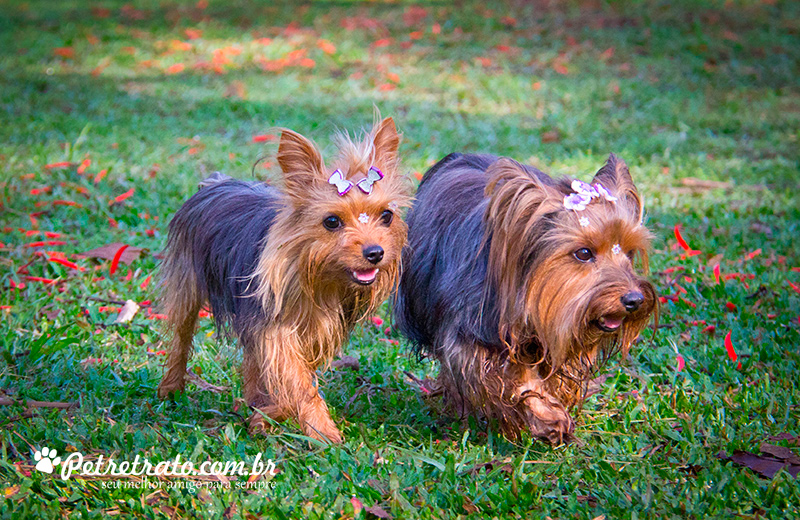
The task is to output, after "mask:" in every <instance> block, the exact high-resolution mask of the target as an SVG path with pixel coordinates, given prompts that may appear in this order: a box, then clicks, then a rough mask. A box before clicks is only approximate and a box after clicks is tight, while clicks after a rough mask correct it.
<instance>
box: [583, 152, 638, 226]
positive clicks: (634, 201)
mask: <svg viewBox="0 0 800 520" xmlns="http://www.w3.org/2000/svg"><path fill="white" fill-rule="evenodd" d="M592 182H596V183H600V184H602V185H603V187H604V188H606V189H608V190H609V191H610V192H611V193H612V194H614V195H616V196H617V197H618V198H620V199H621V200H623V201H624V202H625V203H626V204H627V205H628V206H629V207H630V209H631V210H632V211H633V212H634V215H635V218H636V220H637V221H638V222H641V221H642V216H643V213H644V207H643V203H642V197H641V196H640V195H639V191H638V190H637V189H636V186H635V185H634V184H633V178H632V177H631V172H630V171H629V170H628V165H627V164H625V161H623V160H622V159H620V158H619V157H617V156H616V155H614V154H613V153H612V154H611V155H609V156H608V160H607V161H606V163H605V164H604V165H603V167H602V168H600V170H598V172H597V173H596V174H595V176H594V180H593V181H592Z"/></svg>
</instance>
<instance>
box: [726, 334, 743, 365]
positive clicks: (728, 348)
mask: <svg viewBox="0 0 800 520" xmlns="http://www.w3.org/2000/svg"><path fill="white" fill-rule="evenodd" d="M725 350H726V351H727V352H728V357H729V358H730V359H731V361H736V360H738V359H739V355H738V354H736V350H735V349H734V348H733V341H731V331H728V333H727V334H726V335H725ZM736 368H742V362H741V361H739V363H738V364H737V365H736Z"/></svg>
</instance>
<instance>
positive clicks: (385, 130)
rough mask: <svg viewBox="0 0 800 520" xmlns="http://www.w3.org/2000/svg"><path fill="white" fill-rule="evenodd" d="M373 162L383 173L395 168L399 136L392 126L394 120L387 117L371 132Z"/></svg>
mask: <svg viewBox="0 0 800 520" xmlns="http://www.w3.org/2000/svg"><path fill="white" fill-rule="evenodd" d="M372 135H373V137H372V144H373V162H374V163H375V164H376V165H377V166H379V167H380V168H381V170H383V171H384V172H387V171H389V172H391V171H394V170H395V169H396V168H397V149H398V148H399V147H400V135H399V134H398V133H397V128H396V127H395V126H394V119H392V118H391V117H387V118H386V119H383V120H382V121H380V122H379V123H378V124H376V125H375V128H374V130H373V131H372Z"/></svg>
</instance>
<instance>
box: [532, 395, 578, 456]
mask: <svg viewBox="0 0 800 520" xmlns="http://www.w3.org/2000/svg"><path fill="white" fill-rule="evenodd" d="M524 406H525V411H526V415H527V419H528V428H529V429H530V431H531V434H532V435H533V436H534V437H537V438H539V439H543V440H546V441H548V442H549V443H550V444H553V445H559V444H563V443H565V442H569V441H570V440H571V439H572V433H573V432H574V431H575V421H573V420H572V417H570V416H569V413H568V412H567V410H566V408H564V406H563V405H562V404H561V403H560V402H558V401H557V400H556V399H555V398H554V397H552V396H548V395H541V394H538V395H528V396H527V397H526V398H525V401H524Z"/></svg>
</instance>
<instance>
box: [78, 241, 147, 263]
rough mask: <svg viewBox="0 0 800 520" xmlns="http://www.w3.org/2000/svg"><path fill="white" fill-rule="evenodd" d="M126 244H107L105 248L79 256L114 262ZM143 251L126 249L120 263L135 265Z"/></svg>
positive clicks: (134, 248)
mask: <svg viewBox="0 0 800 520" xmlns="http://www.w3.org/2000/svg"><path fill="white" fill-rule="evenodd" d="M124 245H125V244H123V243H121V242H114V243H112V244H106V245H104V246H101V247H98V248H96V249H92V250H91V251H87V252H85V253H81V254H80V255H79V256H83V257H88V258H102V259H104V260H114V257H115V256H117V253H118V252H119V250H120V248H121V247H122V246H124ZM142 251H143V250H142V249H141V248H138V247H133V246H131V247H126V249H124V251H123V254H122V256H121V257H120V258H119V261H120V262H122V263H124V264H128V265H130V264H131V263H133V261H134V260H136V259H137V258H139V256H140V255H141V254H142Z"/></svg>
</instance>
